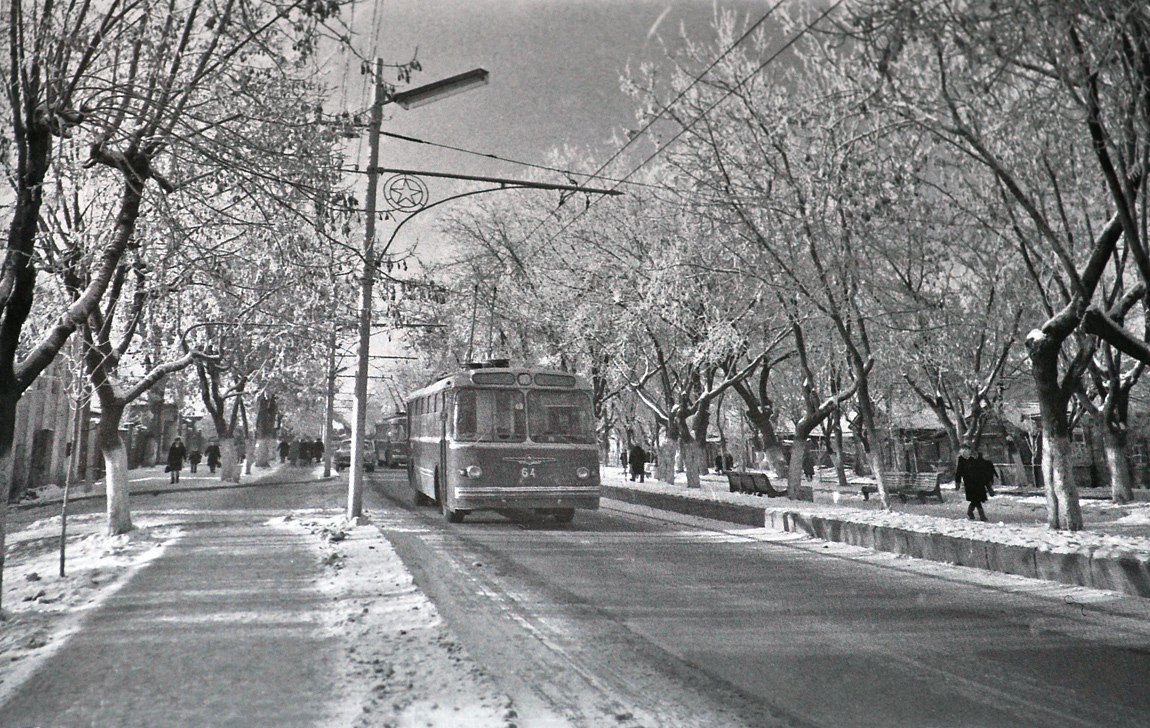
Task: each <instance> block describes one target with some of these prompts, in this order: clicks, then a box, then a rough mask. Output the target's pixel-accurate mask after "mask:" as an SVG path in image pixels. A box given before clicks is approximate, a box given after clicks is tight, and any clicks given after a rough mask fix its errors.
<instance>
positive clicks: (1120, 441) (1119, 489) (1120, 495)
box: [1100, 425, 1134, 503]
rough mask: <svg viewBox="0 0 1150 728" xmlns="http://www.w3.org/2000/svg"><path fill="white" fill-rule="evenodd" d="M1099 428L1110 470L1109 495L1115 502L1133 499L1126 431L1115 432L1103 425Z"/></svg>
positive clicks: (1132, 479)
mask: <svg viewBox="0 0 1150 728" xmlns="http://www.w3.org/2000/svg"><path fill="white" fill-rule="evenodd" d="M1100 429H1101V430H1102V447H1103V450H1104V451H1105V453H1106V466H1107V469H1108V470H1109V471H1110V497H1111V499H1112V500H1113V501H1114V502H1115V503H1129V502H1131V501H1132V500H1134V483H1133V481H1134V478H1133V475H1132V474H1131V472H1130V459H1129V458H1128V457H1127V452H1126V447H1127V446H1126V433H1125V432H1115V431H1114V430H1112V429H1111V428H1110V427H1107V426H1105V425H1104V426H1103V427H1101V428H1100Z"/></svg>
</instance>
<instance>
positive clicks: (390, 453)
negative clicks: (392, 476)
mask: <svg viewBox="0 0 1150 728" xmlns="http://www.w3.org/2000/svg"><path fill="white" fill-rule="evenodd" d="M375 452H376V456H377V457H378V458H379V464H380V465H381V466H383V467H385V468H390V467H394V466H396V465H404V464H406V463H407V413H406V412H399V413H397V414H393V415H387V416H386V417H384V418H383V419H382V420H380V421H379V422H377V423H376V425H375Z"/></svg>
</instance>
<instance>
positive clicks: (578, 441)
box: [407, 362, 600, 523]
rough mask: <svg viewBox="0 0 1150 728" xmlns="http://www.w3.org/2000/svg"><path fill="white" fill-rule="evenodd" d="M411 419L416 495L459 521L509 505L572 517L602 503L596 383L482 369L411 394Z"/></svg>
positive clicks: (542, 372) (411, 476) (541, 372)
mask: <svg viewBox="0 0 1150 728" xmlns="http://www.w3.org/2000/svg"><path fill="white" fill-rule="evenodd" d="M407 416H408V429H409V432H408V437H409V449H410V452H409V460H408V466H407V473H408V482H409V483H410V485H411V487H412V489H414V491H415V501H416V503H417V504H419V505H428V504H431V503H436V504H438V505H439V507H440V509H441V510H442V511H443V515H444V517H445V518H447V520H448V521H451V522H452V523H459V522H460V521H462V520H463V517H464V516H465V515H467V514H468V513H469V512H471V511H474V510H481V509H486V510H492V509H503V508H507V509H513V508H522V509H532V510H534V511H536V512H537V513H542V514H545V515H550V516H553V517H554V518H555V519H556V520H558V521H559V522H561V523H568V522H570V521H571V519H572V518H574V516H575V510H576V509H577V508H579V509H596V508H598V507H599V490H600V488H599V452H598V447H597V445H596V442H595V416H594V409H593V407H592V404H591V385H590V384H589V383H588V382H587V381H586V380H584V379H583V378H581V377H579V376H576V375H574V374H570V373H568V372H563V371H556V370H550V369H531V368H523V367H509V366H506V365H505V363H504V362H500V363H499V364H498V365H486V366H476V367H473V368H470V369H467V370H465V371H461V372H458V373H455V374H451V375H449V376H445V377H443V378H441V379H439V380H438V381H436V382H435V383H433V384H431V385H429V386H427V387H424V388H423V389H420V390H417V391H415V392H413V393H412V394H411V396H410V397H409V398H408V401H407Z"/></svg>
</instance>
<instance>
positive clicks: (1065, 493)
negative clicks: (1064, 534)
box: [1028, 338, 1082, 531]
mask: <svg viewBox="0 0 1150 728" xmlns="http://www.w3.org/2000/svg"><path fill="white" fill-rule="evenodd" d="M1028 348H1029V349H1030V364H1031V374H1032V375H1033V377H1034V387H1035V390H1036V391H1037V393H1038V410H1039V413H1040V414H1041V417H1042V480H1043V488H1044V489H1045V492H1046V525H1048V526H1049V527H1050V528H1052V529H1055V530H1057V529H1060V528H1063V527H1065V528H1067V529H1069V530H1071V531H1079V530H1081V529H1082V510H1081V508H1080V507H1079V503H1078V487H1077V484H1076V483H1075V482H1074V459H1073V457H1072V447H1071V443H1070V423H1069V420H1068V418H1067V416H1066V403H1067V398H1066V396H1065V395H1063V394H1062V388H1061V387H1060V386H1059V383H1058V379H1059V377H1058V354H1059V351H1060V349H1061V342H1059V346H1054V344H1053V341H1052V340H1050V339H1040V338H1035V339H1034V340H1033V341H1031V342H1028Z"/></svg>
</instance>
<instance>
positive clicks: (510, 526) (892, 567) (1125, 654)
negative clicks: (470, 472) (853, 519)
mask: <svg viewBox="0 0 1150 728" xmlns="http://www.w3.org/2000/svg"><path fill="white" fill-rule="evenodd" d="M371 482H372V492H371V494H370V495H369V500H368V505H369V507H372V508H373V518H374V520H375V522H376V523H377V525H379V527H380V528H381V529H382V530H383V532H384V533H385V535H386V536H387V537H388V538H389V540H391V541H392V543H393V544H394V545H395V547H396V550H397V551H398V553H399V554H400V555H401V557H402V558H403V559H404V561H405V563H406V564H407V566H408V568H409V569H410V570H411V571H412V573H413V574H414V575H415V578H416V582H417V583H418V584H419V585H420V587H421V588H422V589H423V590H424V591H425V592H426V593H427V594H428V595H429V596H431V597H432V599H433V600H434V601H435V602H436V605H437V607H438V609H439V611H440V612H441V613H442V614H443V615H444V616H445V617H446V618H447V619H448V621H449V622H451V625H452V628H453V629H454V630H455V632H456V633H457V634H458V635H459V637H460V639H461V641H462V642H463V643H464V645H465V646H466V647H467V649H468V650H469V652H471V654H472V655H473V656H475V657H476V658H477V659H479V661H480V662H481V663H483V664H484V665H485V666H486V667H487V669H488V670H489V671H490V672H491V673H492V674H493V675H494V676H495V677H496V679H497V680H498V681H499V682H500V684H501V687H502V688H503V689H504V690H506V691H507V692H508V694H509V695H511V696H512V698H513V699H514V701H515V703H516V705H517V706H518V708H519V711H520V714H521V716H522V717H523V725H525V726H532V725H573V726H600V725H606V724H611V725H618V726H651V725H661V726H692V727H694V728H699V727H701V726H737V725H746V726H775V725H795V726H828V727H830V726H835V727H837V726H844V725H850V726H860V725H873V726H884V727H893V726H916V727H918V726H928V725H929V726H1010V727H1012V728H1014V727H1019V726H1051V725H1059V726H1107V727H1110V728H1113V727H1114V726H1140V727H1141V726H1145V725H1150V691H1147V690H1146V689H1145V685H1146V683H1147V680H1150V600H1144V599H1137V598H1129V597H1121V596H1117V595H1110V594H1105V593H1100V592H1090V591H1087V590H1082V589H1076V588H1069V587H1061V586H1055V585H1048V584H1044V583H1040V582H1028V581H1025V580H1022V579H1018V578H1015V577H1005V576H1000V575H989V574H984V573H982V572H977V571H973V570H966V569H961V568H957V567H948V566H945V565H938V564H929V563H925V562H917V561H914V560H912V559H905V558H897V557H892V556H889V555H884V554H872V553H870V552H865V551H863V550H861V549H856V548H853V547H846V546H841V545H837V544H835V545H827V544H823V543H822V542H815V541H808V540H804V539H798V538H796V537H794V536H792V535H790V534H779V533H773V532H768V531H763V530H746V529H739V528H735V527H732V526H724V525H722V524H717V523H707V522H701V521H691V520H690V519H675V520H670V518H671V517H670V516H666V517H664V516H661V515H660V514H657V513H653V512H640V511H637V510H634V509H628V510H617V509H616V508H620V509H621V508H623V506H621V505H619V504H615V503H613V502H610V501H606V502H605V503H604V505H605V506H606V507H605V508H603V509H601V510H600V511H598V512H584V511H580V512H579V513H578V514H577V515H576V518H575V522H574V523H573V524H570V525H557V524H555V523H553V522H551V521H544V520H539V519H533V518H531V517H529V516H528V515H527V514H495V513H486V514H485V513H476V514H471V515H469V516H468V517H467V519H466V520H465V522H464V523H462V524H448V523H446V522H445V521H444V520H443V519H442V517H441V516H440V515H439V513H438V511H437V510H436V509H434V508H416V507H415V506H414V504H413V499H412V497H411V495H410V491H409V490H408V489H407V487H406V484H405V483H404V482H403V480H402V473H401V472H399V471H390V472H382V473H377V474H376V476H375V477H374V478H372V479H371Z"/></svg>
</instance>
